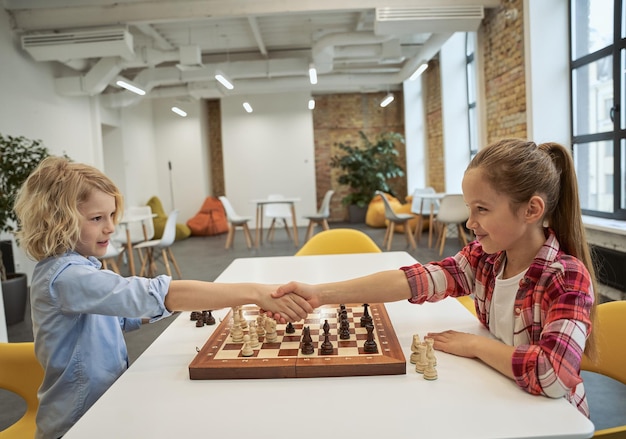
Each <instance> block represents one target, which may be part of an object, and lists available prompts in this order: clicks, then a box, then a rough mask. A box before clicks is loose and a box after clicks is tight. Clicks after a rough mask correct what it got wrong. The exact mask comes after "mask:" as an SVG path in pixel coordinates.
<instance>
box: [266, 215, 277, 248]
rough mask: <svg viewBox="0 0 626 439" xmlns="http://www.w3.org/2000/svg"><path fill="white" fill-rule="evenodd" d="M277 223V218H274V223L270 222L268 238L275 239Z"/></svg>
mask: <svg viewBox="0 0 626 439" xmlns="http://www.w3.org/2000/svg"><path fill="white" fill-rule="evenodd" d="M275 225H276V218H272V223H271V224H270V229H269V230H268V231H267V238H266V239H267V240H268V241H269V242H272V241H273V240H274V226H275Z"/></svg>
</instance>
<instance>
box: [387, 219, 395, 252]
mask: <svg viewBox="0 0 626 439" xmlns="http://www.w3.org/2000/svg"><path fill="white" fill-rule="evenodd" d="M394 228H395V223H393V222H391V221H389V227H388V229H389V236H388V237H387V251H389V250H391V243H392V242H393V232H394V230H393V229H394Z"/></svg>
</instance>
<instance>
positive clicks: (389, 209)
mask: <svg viewBox="0 0 626 439" xmlns="http://www.w3.org/2000/svg"><path fill="white" fill-rule="evenodd" d="M376 195H379V196H380V198H382V199H383V204H384V205H385V218H387V219H390V220H393V219H396V218H397V216H396V213H395V212H394V211H393V207H391V203H389V200H388V199H387V194H385V193H384V192H381V191H376Z"/></svg>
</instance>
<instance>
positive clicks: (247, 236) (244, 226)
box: [243, 223, 252, 248]
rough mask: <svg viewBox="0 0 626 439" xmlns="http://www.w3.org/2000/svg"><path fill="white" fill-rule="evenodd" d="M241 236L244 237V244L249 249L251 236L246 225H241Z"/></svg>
mask: <svg viewBox="0 0 626 439" xmlns="http://www.w3.org/2000/svg"><path fill="white" fill-rule="evenodd" d="M243 234H244V235H245V236H246V244H247V245H248V248H251V247H252V235H251V234H250V229H249V228H248V223H243Z"/></svg>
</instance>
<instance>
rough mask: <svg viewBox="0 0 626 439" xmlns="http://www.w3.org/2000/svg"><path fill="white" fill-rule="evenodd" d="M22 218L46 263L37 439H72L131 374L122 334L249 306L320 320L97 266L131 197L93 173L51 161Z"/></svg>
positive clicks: (31, 244)
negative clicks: (189, 314)
mask: <svg viewBox="0 0 626 439" xmlns="http://www.w3.org/2000/svg"><path fill="white" fill-rule="evenodd" d="M15 212H16V213H17V216H18V219H19V224H20V229H19V231H18V239H19V241H20V246H21V247H22V248H24V249H25V251H26V252H27V254H28V255H29V256H30V257H32V258H34V259H35V260H37V261H38V263H37V265H36V267H35V270H34V273H33V279H32V282H31V287H30V297H31V306H32V320H33V334H34V339H35V352H36V354H37V358H38V360H39V362H40V363H41V364H42V366H43V368H44V370H45V376H44V380H43V383H42V385H41V387H40V389H39V411H38V413H37V434H36V436H37V438H59V437H61V436H63V435H64V434H65V433H66V432H67V430H68V429H69V428H70V427H71V426H72V425H73V424H74V423H75V422H76V421H77V420H78V419H79V418H80V417H81V416H82V415H83V414H84V413H85V412H86V411H87V409H89V407H91V405H93V403H94V402H95V401H96V400H97V399H98V398H99V397H100V396H101V395H102V394H103V393H104V392H105V391H106V390H107V389H108V388H109V386H111V384H113V382H115V380H116V379H117V378H118V377H119V376H120V375H121V374H122V373H123V372H124V371H125V370H126V369H127V367H128V356H127V351H126V345H125V342H124V338H123V334H122V331H127V330H131V329H136V328H138V327H139V326H140V325H141V323H142V319H145V320H146V321H155V320H158V319H161V318H164V317H167V316H169V315H171V313H172V312H174V311H184V310H198V309H219V308H225V307H231V306H237V305H244V304H247V303H256V304H258V305H259V306H262V307H263V308H264V309H269V310H272V311H274V312H275V313H276V314H280V315H282V316H285V318H286V319H289V320H298V319H301V318H303V317H305V316H306V314H307V312H304V311H302V310H303V309H307V308H308V309H309V310H311V308H310V306H309V305H308V304H307V303H306V302H305V301H304V300H303V299H301V298H299V297H297V298H296V296H292V297H291V298H290V299H289V300H288V301H282V300H281V301H275V299H272V297H271V293H272V291H274V290H275V287H274V286H269V285H261V284H252V283H248V284H244V283H242V284H216V283H209V282H200V281H193V280H171V278H170V277H169V276H157V277H155V278H153V279H148V278H140V277H130V278H124V277H121V276H119V275H117V274H115V273H113V272H111V271H108V270H101V269H100V268H101V263H100V261H99V260H98V258H101V257H102V256H103V255H104V254H105V252H106V249H107V245H108V243H109V238H110V236H111V234H112V233H113V232H114V229H115V224H116V222H117V220H118V219H119V218H120V217H121V215H122V196H121V194H120V193H119V190H118V189H117V187H116V186H115V185H114V184H113V182H111V180H110V179H108V178H107V177H106V176H105V175H104V174H102V173H101V172H100V171H98V170H97V169H95V168H93V167H91V166H87V165H83V164H79V163H71V162H69V161H68V160H66V159H64V158H60V157H49V158H46V159H45V160H43V161H42V162H41V164H40V165H39V167H38V168H37V169H36V170H35V171H34V172H33V173H32V174H31V175H30V176H29V178H28V179H27V180H26V182H25V183H24V185H23V186H22V188H21V189H20V192H19V194H18V196H17V200H16V203H15ZM294 299H295V300H294ZM283 321H284V320H283Z"/></svg>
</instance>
